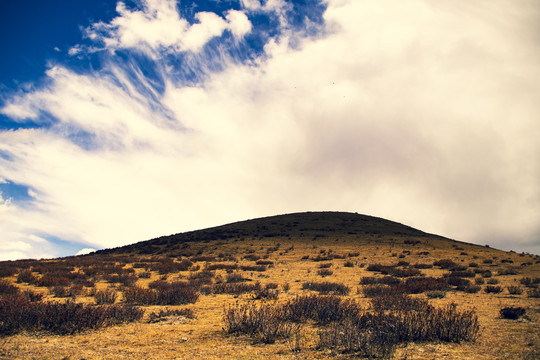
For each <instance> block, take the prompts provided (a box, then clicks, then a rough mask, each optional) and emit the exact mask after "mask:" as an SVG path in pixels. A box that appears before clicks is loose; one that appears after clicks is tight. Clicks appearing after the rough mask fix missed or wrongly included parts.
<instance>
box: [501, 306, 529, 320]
mask: <svg viewBox="0 0 540 360" xmlns="http://www.w3.org/2000/svg"><path fill="white" fill-rule="evenodd" d="M500 314H501V316H502V317H503V318H505V319H511V320H517V319H519V318H520V317H522V316H523V315H525V309H524V308H522V307H506V308H502V309H501V310H500Z"/></svg>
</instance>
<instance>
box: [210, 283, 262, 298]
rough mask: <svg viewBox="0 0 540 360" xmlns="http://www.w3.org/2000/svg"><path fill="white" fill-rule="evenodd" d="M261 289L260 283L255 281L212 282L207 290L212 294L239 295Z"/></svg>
mask: <svg viewBox="0 0 540 360" xmlns="http://www.w3.org/2000/svg"><path fill="white" fill-rule="evenodd" d="M259 290H261V284H260V283H259V282H258V281H257V282H256V283H254V284H246V283H221V284H214V285H213V286H212V287H209V288H208V289H207V291H208V292H209V293H213V294H231V295H240V294H244V293H249V292H257V291H259Z"/></svg>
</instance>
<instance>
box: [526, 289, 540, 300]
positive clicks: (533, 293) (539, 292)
mask: <svg viewBox="0 0 540 360" xmlns="http://www.w3.org/2000/svg"><path fill="white" fill-rule="evenodd" d="M527 296H528V297H530V298H536V299H538V298H540V289H538V288H534V289H531V290H529V291H527Z"/></svg>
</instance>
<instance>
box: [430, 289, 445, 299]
mask: <svg viewBox="0 0 540 360" xmlns="http://www.w3.org/2000/svg"><path fill="white" fill-rule="evenodd" d="M426 296H427V297H428V298H430V299H442V298H444V297H445V296H446V291H442V290H431V291H428V292H426Z"/></svg>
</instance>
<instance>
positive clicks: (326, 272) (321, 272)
mask: <svg viewBox="0 0 540 360" xmlns="http://www.w3.org/2000/svg"><path fill="white" fill-rule="evenodd" d="M333 273H334V272H333V271H332V270H330V269H320V270H317V275H319V276H322V277H326V276H331V275H332V274H333Z"/></svg>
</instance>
